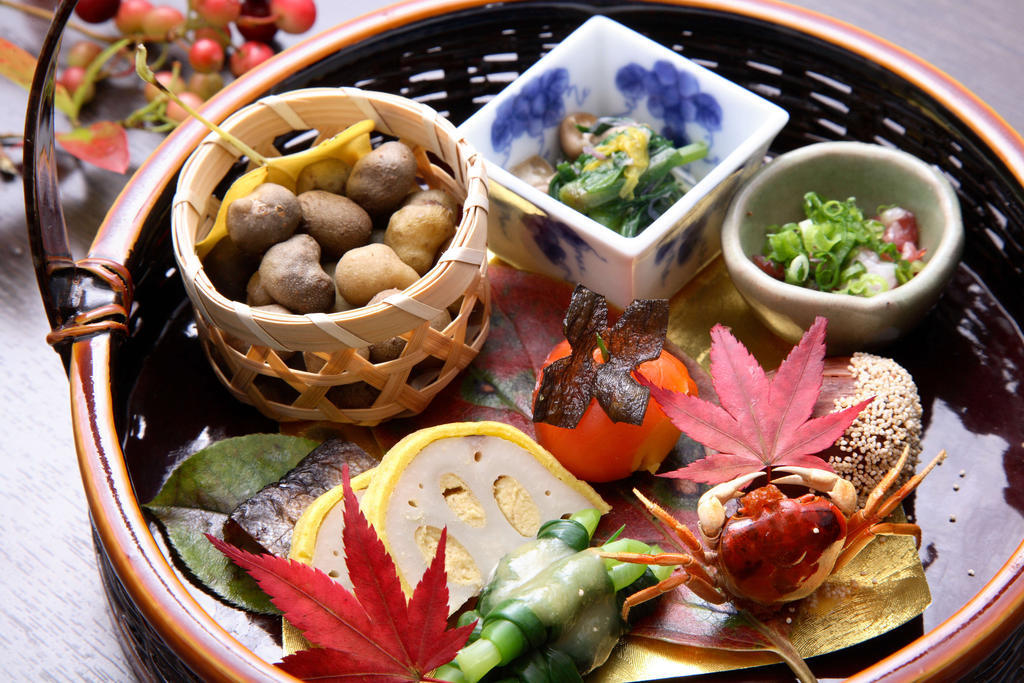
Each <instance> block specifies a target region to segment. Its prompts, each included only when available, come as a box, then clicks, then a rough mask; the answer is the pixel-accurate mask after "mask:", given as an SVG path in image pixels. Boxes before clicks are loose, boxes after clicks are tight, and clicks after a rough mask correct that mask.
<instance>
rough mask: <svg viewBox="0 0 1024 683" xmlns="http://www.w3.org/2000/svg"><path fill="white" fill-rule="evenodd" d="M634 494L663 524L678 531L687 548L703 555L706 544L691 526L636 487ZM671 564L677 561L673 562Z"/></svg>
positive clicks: (677, 534) (677, 533)
mask: <svg viewBox="0 0 1024 683" xmlns="http://www.w3.org/2000/svg"><path fill="white" fill-rule="evenodd" d="M633 494H634V495H635V496H636V497H637V498H639V499H640V502H641V503H643V504H644V507H646V508H647V510H648V512H650V513H651V514H652V515H654V516H655V517H657V518H658V519H659V520H660V521H661V523H662V524H664V525H665V526H667V527H668V528H669V529H671V530H672V531H674V532H675V533H676V536H678V537H679V540H680V541H682V543H683V545H685V546H686V549H687V550H689V551H690V552H691V553H697V554H699V555H701V556H702V557H703V555H704V546H702V545H701V544H700V541H699V540H698V539H697V537H696V536H695V535H694V533H693V532H692V531H690V527H688V526H686V525H685V524H683V523H682V522H680V521H679V520H678V519H676V518H675V517H673V516H672V515H670V514H669V513H668V512H666V511H665V509H664V508H662V507H661V506H660V505H658V504H657V503H655V502H654V501H653V500H650V499H648V498H647V497H646V496H644V494H642V493H640V492H639V491H637V490H636V489H633ZM670 564H677V563H676V562H672V563H670Z"/></svg>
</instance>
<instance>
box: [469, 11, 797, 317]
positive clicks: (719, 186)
mask: <svg viewBox="0 0 1024 683" xmlns="http://www.w3.org/2000/svg"><path fill="white" fill-rule="evenodd" d="M575 112H589V113H591V114H594V115H595V116H626V117H630V118H633V119H634V120H636V121H639V122H643V123H646V124H648V125H650V126H651V127H652V128H653V129H655V130H656V131H658V132H660V133H662V134H663V135H665V136H666V137H668V138H670V139H673V140H675V142H676V144H677V146H678V145H679V144H682V143H684V142H695V141H698V140H703V141H705V142H706V143H707V144H708V147H709V151H708V155H707V157H706V158H705V159H703V160H701V161H697V162H693V163H690V164H688V165H687V166H686V169H687V171H688V172H690V173H692V175H693V176H694V178H695V179H696V180H698V182H697V183H696V185H695V186H694V187H693V188H692V189H691V190H690V191H689V192H687V193H686V194H685V195H684V196H683V198H682V199H680V200H679V201H678V202H676V203H675V204H674V205H673V206H672V207H670V208H669V210H668V211H666V212H665V213H664V214H662V216H661V217H660V218H658V219H657V220H656V221H655V222H654V223H652V224H651V225H650V226H648V227H647V228H646V229H645V230H644V231H643V232H641V233H640V234H639V235H637V236H636V237H623V236H622V235H619V234H618V233H616V232H614V231H612V230H610V229H608V228H606V227H604V226H602V225H600V224H599V223H597V222H596V221H593V220H591V219H590V218H588V217H587V216H585V215H583V214H582V213H579V212H577V211H575V210H574V209H571V208H569V207H568V206H566V205H564V204H562V203H561V202H559V201H558V200H557V199H555V198H553V197H550V196H548V195H547V194H546V193H545V192H542V191H540V190H538V189H536V188H534V187H532V186H530V185H529V184H528V183H526V182H524V181H523V180H520V179H519V178H517V177H515V176H514V175H512V173H510V172H509V171H508V169H509V168H512V167H514V166H516V165H517V164H519V163H520V162H522V161H523V160H525V159H527V158H529V157H531V156H533V155H535V154H539V155H540V156H542V157H544V158H545V159H546V160H547V161H548V162H550V163H552V165H554V164H555V163H557V162H558V161H560V160H561V158H562V153H561V148H560V145H559V136H558V127H559V124H560V122H561V120H562V119H563V117H565V116H566V115H568V114H571V113H575ZM788 119H789V115H788V114H787V113H786V112H785V111H784V110H782V109H780V108H779V107H777V106H776V105H774V104H772V103H771V102H769V101H767V100H765V99H763V98H761V97H759V96H758V95H755V94H754V93H752V92H750V91H748V90H746V89H744V88H742V87H740V86H738V85H736V84H735V83H732V82H730V81H728V80H726V79H724V78H722V77H721V76H718V75H717V74H715V73H714V72H712V71H709V70H708V69H705V68H704V67H702V66H700V65H698V64H696V63H694V62H692V61H690V60H689V59H686V58H685V57H682V56H680V55H679V54H677V53H676V52H673V51H672V50H670V49H668V48H666V47H664V46H662V45H659V44H658V43H655V42H654V41H652V40H649V39H647V38H645V37H644V36H642V35H640V34H639V33H636V32H634V31H632V30H630V29H628V28H626V27H625V26H623V25H621V24H619V23H616V22H614V21H612V20H610V19H608V18H606V17H601V16H597V17H593V18H591V19H589V20H588V21H587V22H586V23H584V24H583V25H582V26H581V27H580V28H578V29H576V30H575V31H573V33H572V34H570V35H569V36H568V37H566V38H565V40H563V41H562V42H561V43H559V44H558V45H557V46H556V47H555V48H554V49H553V50H551V52H549V53H548V54H547V55H545V56H544V57H543V58H542V59H541V60H540V61H538V62H537V63H536V64H534V65H533V66H531V67H530V68H529V69H527V70H526V71H525V72H524V73H523V74H522V75H521V76H520V77H519V78H517V79H515V80H514V81H513V82H512V83H511V84H510V85H509V86H508V87H507V88H505V89H504V90H502V91H501V92H500V93H499V94H498V95H497V96H496V97H495V98H494V99H492V100H490V101H489V102H488V103H487V104H486V105H485V106H484V107H482V108H481V109H480V110H479V111H478V112H477V113H475V114H474V115H473V116H472V117H470V118H469V119H468V120H467V121H466V122H465V123H463V124H462V125H461V126H460V127H459V131H460V132H461V133H462V134H463V135H465V137H466V139H467V140H468V141H469V142H470V144H472V145H473V146H474V147H475V148H476V149H477V150H478V151H479V152H480V153H481V154H482V155H483V157H484V159H485V160H486V162H487V163H486V165H487V175H488V177H489V179H490V181H491V183H490V198H491V211H490V214H489V224H488V246H489V248H490V249H491V250H492V251H494V253H496V254H497V255H498V256H500V257H502V258H503V259H505V260H506V261H509V262H510V263H512V264H513V265H515V266H517V267H519V268H523V269H526V270H531V271H534V272H540V273H544V274H547V275H550V276H553V277H557V278H561V279H564V280H568V281H570V282H578V283H582V284H584V285H586V286H587V287H589V288H591V289H593V290H595V291H597V292H599V293H601V294H603V295H605V296H606V297H607V298H608V300H609V301H611V302H612V303H614V304H617V305H619V306H625V305H626V304H628V303H629V302H630V301H632V300H633V299H635V298H656V297H667V296H671V295H672V294H673V293H675V292H676V291H677V290H679V288H680V287H682V285H683V284H685V283H686V281H687V280H689V279H690V278H691V277H692V276H693V275H694V274H696V272H697V271H698V270H699V269H700V268H701V267H702V266H704V265H705V264H706V263H707V262H709V261H710V260H711V259H713V258H714V257H715V256H716V255H717V254H718V252H719V250H720V240H719V229H720V227H721V222H722V219H723V217H724V216H725V210H726V207H727V206H728V201H729V199H730V197H731V195H732V194H733V193H734V192H735V191H736V190H737V189H738V188H739V186H740V184H741V183H742V181H743V180H745V179H746V178H747V177H749V175H750V174H751V173H752V172H753V171H754V170H755V169H756V168H758V167H759V166H760V165H761V164H762V163H763V162H764V155H765V153H766V151H767V149H768V145H769V144H770V143H771V141H772V140H773V139H774V138H775V136H776V134H777V133H778V132H779V130H781V129H782V127H783V126H784V125H785V123H786V121H787V120H788Z"/></svg>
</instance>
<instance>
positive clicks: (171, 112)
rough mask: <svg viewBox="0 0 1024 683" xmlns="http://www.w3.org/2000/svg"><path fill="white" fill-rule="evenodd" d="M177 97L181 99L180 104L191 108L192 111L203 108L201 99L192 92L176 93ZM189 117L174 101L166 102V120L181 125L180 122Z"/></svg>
mask: <svg viewBox="0 0 1024 683" xmlns="http://www.w3.org/2000/svg"><path fill="white" fill-rule="evenodd" d="M178 97H180V98H181V101H182V102H184V103H185V104H187V105H188V106H190V107H192V108H193V109H198V108H199V107H201V106H203V98H201V97H200V96H199V95H197V94H195V93H194V92H182V93H178ZM189 116H190V114H189V113H188V112H187V111H185V109H184V107H182V106H181V105H180V104H178V103H177V102H175V101H174V100H168V102H167V118H169V119H170V120H171V121H176V122H178V123H181V122H182V121H184V120H185V119H187V118H188V117H189Z"/></svg>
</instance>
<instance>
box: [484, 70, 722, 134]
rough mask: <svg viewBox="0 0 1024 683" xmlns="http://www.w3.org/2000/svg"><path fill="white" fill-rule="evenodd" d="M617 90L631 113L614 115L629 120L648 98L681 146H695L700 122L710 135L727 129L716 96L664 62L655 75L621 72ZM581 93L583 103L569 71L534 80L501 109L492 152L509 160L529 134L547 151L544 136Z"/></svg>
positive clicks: (547, 73) (650, 108)
mask: <svg viewBox="0 0 1024 683" xmlns="http://www.w3.org/2000/svg"><path fill="white" fill-rule="evenodd" d="M615 87H616V88H618V90H619V92H621V93H622V95H623V97H624V98H625V101H626V110H625V111H622V112H619V113H617V114H614V115H615V116H622V117H626V116H629V115H630V114H632V113H633V111H634V110H635V109H636V108H637V105H638V104H639V103H640V102H641V101H642V100H643V99H644V97H646V98H647V109H648V111H650V113H651V114H652V115H654V116H655V117H657V118H658V119H660V120H661V121H663V122H664V126H663V127H662V129H661V131H660V132H661V134H662V135H664V136H665V137H667V138H669V139H670V140H672V141H673V142H675V144H677V145H685V144H687V143H688V142H690V139H689V136H688V135H687V134H686V124H687V123H691V122H696V123H697V124H698V125H700V126H701V127H702V128H703V129H704V130H705V131H707V132H708V134H709V135H708V137H709V140H708V142H709V144H710V142H711V141H710V133H712V132H714V131H717V130H720V129H721V128H722V107H721V105H720V104H719V103H718V100H717V99H715V97H714V96H713V95H710V94H708V93H706V92H701V90H700V85H699V84H698V82H697V77H696V76H694V75H693V74H691V73H690V72H688V71H684V70H682V69H678V68H676V67H675V66H674V65H673V64H672V63H671V62H669V61H667V60H664V59H659V60H658V61H656V62H655V63H654V66H653V67H651V68H650V69H645V68H644V67H643V66H641V65H640V64H637V63H636V62H630V63H629V64H626V65H624V66H622V67H620V68H619V70H618V72H616V74H615ZM574 92H575V93H578V95H577V97H576V98H575V99H576V100H577V102H582V101H583V100H585V99H586V96H587V91H586V89H583V88H579V87H578V86H575V85H573V84H572V83H571V82H570V80H569V70H568V69H565V68H564V67H557V68H554V69H550V70H548V71H545V72H544V73H542V74H541V75H540V76H537V77H536V78H533V79H530V80H529V81H528V82H527V83H526V85H524V86H523V89H522V90H521V91H520V92H519V93H517V94H516V95H514V96H512V97H510V98H508V99H507V100H505V101H504V102H502V103H501V105H500V106H499V107H498V111H497V113H496V114H495V116H494V123H492V124H491V147H493V148H494V149H495V150H496V151H499V152H503V153H505V154H508V152H509V150H510V149H511V147H512V142H513V141H514V140H515V139H516V138H518V137H519V136H521V135H523V134H526V135H529V136H530V137H532V138H535V139H537V140H538V143H539V144H540V145H541V146H543V143H544V135H545V132H546V131H547V130H549V129H550V128H551V127H552V126H557V125H558V124H559V123H560V122H561V120H562V119H563V118H564V117H565V114H566V106H565V100H566V98H567V97H569V96H570V95H571V94H572V93H574Z"/></svg>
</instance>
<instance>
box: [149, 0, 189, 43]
mask: <svg viewBox="0 0 1024 683" xmlns="http://www.w3.org/2000/svg"><path fill="white" fill-rule="evenodd" d="M184 28H185V15H184V14H182V13H181V12H179V11H178V10H177V9H175V8H174V7H171V6H169V5H159V6H157V7H154V8H152V9H151V10H149V11H148V12H146V15H145V16H144V17H143V18H142V34H143V35H144V36H146V37H147V38H151V39H153V40H167V37H168V36H169V35H171V34H172V33H174V34H178V33H180V32H181V31H182V29H184Z"/></svg>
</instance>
